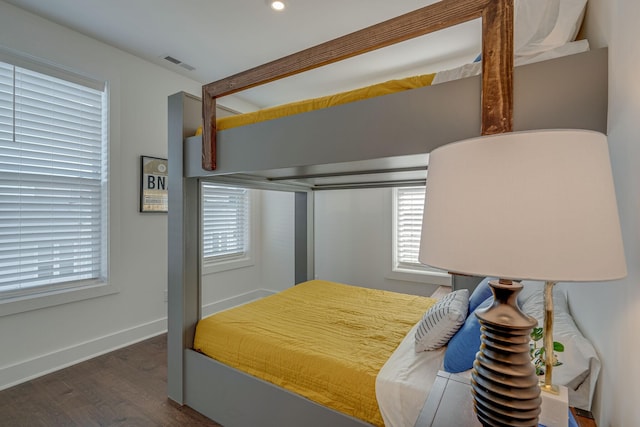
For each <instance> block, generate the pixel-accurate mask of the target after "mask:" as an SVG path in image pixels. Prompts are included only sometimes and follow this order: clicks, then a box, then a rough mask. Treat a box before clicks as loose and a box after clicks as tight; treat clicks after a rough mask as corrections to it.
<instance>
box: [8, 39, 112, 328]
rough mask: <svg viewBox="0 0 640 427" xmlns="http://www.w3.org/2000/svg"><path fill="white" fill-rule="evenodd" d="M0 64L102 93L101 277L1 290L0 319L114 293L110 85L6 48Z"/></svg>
mask: <svg viewBox="0 0 640 427" xmlns="http://www.w3.org/2000/svg"><path fill="white" fill-rule="evenodd" d="M0 61H2V62H4V63H7V64H10V65H13V66H14V67H18V68H22V69H27V70H29V71H31V72H35V73H39V74H43V75H45V76H49V77H54V78H56V79H61V80H65V81H67V82H71V83H74V84H77V85H81V86H85V87H88V88H91V89H94V90H98V91H100V92H102V93H103V94H102V110H101V113H102V118H101V126H102V143H101V150H102V179H101V184H100V185H101V194H102V200H101V202H100V208H101V213H100V215H101V230H100V242H99V245H100V246H101V247H102V249H101V267H100V270H101V272H102V273H101V274H100V277H97V278H91V279H81V280H69V281H64V282H60V283H56V284H46V285H42V286H35V287H33V288H31V289H29V290H25V291H24V292H20V291H18V292H16V291H7V292H6V293H5V292H3V291H0V317H2V316H7V315H13V314H17V313H22V312H26V311H30V310H37V309H42V308H46V307H51V306H55V305H60V304H66V303H70V302H75V301H81V300H85V299H90V298H96V297H100V296H104V295H110V294H114V293H117V292H118V291H119V288H118V287H117V286H115V285H114V284H113V283H111V282H110V280H109V277H110V256H109V250H110V243H109V229H110V226H109V224H110V197H109V194H110V161H109V160H110V146H111V145H110V140H109V123H110V120H109V111H110V97H109V85H108V82H106V81H101V80H97V79H95V78H92V77H89V76H86V75H83V74H80V73H78V72H76V71H73V70H70V69H67V68H64V67H62V66H60V65H57V64H53V63H51V62H48V61H45V60H42V59H39V58H36V57H33V56H30V55H28V54H25V53H22V52H18V51H15V50H12V49H8V48H6V47H0Z"/></svg>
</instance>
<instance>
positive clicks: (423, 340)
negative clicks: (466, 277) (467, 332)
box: [415, 289, 469, 352]
mask: <svg viewBox="0 0 640 427" xmlns="http://www.w3.org/2000/svg"><path fill="white" fill-rule="evenodd" d="M468 310H469V291H468V290H467V289H460V290H457V291H454V292H451V293H449V294H447V295H445V296H444V297H443V298H442V299H441V300H440V301H438V302H437V303H436V304H435V305H434V306H432V307H431V308H430V309H429V310H428V311H427V312H426V313H425V314H424V316H423V317H422V320H420V323H419V324H418V328H417V329H416V334H415V341H416V344H415V350H416V352H420V351H427V350H436V349H438V348H440V347H442V346H444V345H445V344H447V343H448V342H449V339H450V338H451V337H452V336H453V334H455V333H456V332H457V331H458V329H460V327H461V326H462V324H463V323H464V321H465V319H466V318H467V311H468Z"/></svg>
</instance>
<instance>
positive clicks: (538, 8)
mask: <svg viewBox="0 0 640 427" xmlns="http://www.w3.org/2000/svg"><path fill="white" fill-rule="evenodd" d="M586 4H587V0H516V1H515V3H514V34H513V44H514V52H515V55H516V56H529V55H536V54H539V53H541V52H546V51H548V50H550V49H554V48H556V47H558V46H562V45H564V44H566V43H568V42H571V41H573V40H575V38H576V36H577V34H578V31H579V30H580V26H581V25H582V20H583V18H584V12H585V8H586Z"/></svg>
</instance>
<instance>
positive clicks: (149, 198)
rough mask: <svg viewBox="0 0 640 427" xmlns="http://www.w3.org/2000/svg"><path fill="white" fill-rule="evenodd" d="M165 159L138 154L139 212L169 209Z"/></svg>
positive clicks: (167, 169)
mask: <svg viewBox="0 0 640 427" xmlns="http://www.w3.org/2000/svg"><path fill="white" fill-rule="evenodd" d="M168 172H169V168H168V164H167V159H160V158H158V157H149V156H140V212H167V211H168V210H169V192H168V186H167V185H168V182H167V179H168V178H169V175H168Z"/></svg>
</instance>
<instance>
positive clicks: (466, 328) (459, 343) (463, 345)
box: [444, 297, 493, 374]
mask: <svg viewBox="0 0 640 427" xmlns="http://www.w3.org/2000/svg"><path fill="white" fill-rule="evenodd" d="M491 304H493V297H489V298H487V299H485V300H484V302H482V304H480V305H479V306H478V307H477V308H476V310H478V309H482V308H486V307H489V306H490V305H491ZM478 350H480V321H479V320H478V317H477V316H476V313H475V311H474V312H473V313H471V314H469V316H468V317H467V320H466V321H465V322H464V325H462V327H461V328H460V329H459V330H458V332H456V334H455V335H454V336H453V337H451V339H450V340H449V344H448V345H447V350H446V351H445V353H444V370H445V371H447V372H451V373H453V374H456V373H458V372H463V371H466V370H468V369H471V368H472V367H473V361H474V360H475V359H476V353H477V352H478Z"/></svg>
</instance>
